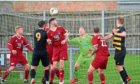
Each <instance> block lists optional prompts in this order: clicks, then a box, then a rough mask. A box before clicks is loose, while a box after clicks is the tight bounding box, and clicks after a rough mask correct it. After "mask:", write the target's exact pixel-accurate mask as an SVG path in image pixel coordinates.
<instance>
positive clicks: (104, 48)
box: [92, 35, 110, 56]
mask: <svg viewBox="0 0 140 84" xmlns="http://www.w3.org/2000/svg"><path fill="white" fill-rule="evenodd" d="M92 44H93V46H95V45H98V48H97V51H96V56H109V55H110V54H109V51H108V45H107V42H106V41H105V40H100V39H99V35H97V36H94V37H93V38H92Z"/></svg>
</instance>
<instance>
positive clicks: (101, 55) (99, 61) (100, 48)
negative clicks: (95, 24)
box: [88, 28, 109, 84]
mask: <svg viewBox="0 0 140 84" xmlns="http://www.w3.org/2000/svg"><path fill="white" fill-rule="evenodd" d="M99 34H100V32H99V28H95V29H94V35H95V36H94V37H93V38H92V44H93V46H94V50H92V49H90V50H92V53H91V54H89V55H88V57H91V56H92V55H93V54H94V53H96V57H95V58H94V60H93V61H92V63H91V65H90V67H89V69H88V80H89V84H92V82H93V72H94V71H95V70H98V72H99V74H100V80H101V84H105V76H104V74H103V70H104V69H106V67H107V61H108V56H109V51H108V45H107V42H106V41H105V40H100V39H99V38H100V37H101V36H100V35H99Z"/></svg>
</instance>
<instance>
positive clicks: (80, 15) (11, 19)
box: [0, 11, 140, 84]
mask: <svg viewBox="0 0 140 84" xmlns="http://www.w3.org/2000/svg"><path fill="white" fill-rule="evenodd" d="M118 16H124V18H125V21H124V26H125V28H126V32H127V37H126V47H127V55H126V59H125V67H126V70H127V72H128V75H129V76H130V77H131V78H132V81H131V82H132V83H133V84H139V83H140V80H139V78H140V75H139V74H140V68H139V66H140V24H139V23H140V11H105V12H104V11H93V12H71V13H70V12H67V13H62V12H59V14H58V15H56V16H50V15H49V14H48V12H39V13H13V12H4V11H0V21H1V22H0V50H1V52H0V57H1V60H2V56H1V53H7V52H9V51H8V49H7V43H8V40H9V38H10V36H12V35H14V34H15V30H14V28H15V26H17V25H20V26H23V28H24V37H26V38H27V41H28V42H29V44H30V45H31V46H32V47H34V45H33V33H34V30H35V29H37V28H38V26H37V23H38V21H40V20H48V19H49V18H51V17H56V18H57V20H58V22H59V25H62V26H63V27H64V28H65V29H66V30H68V31H69V32H70V33H69V39H72V38H75V37H78V36H79V27H81V26H83V27H84V28H85V30H86V33H87V34H89V35H91V36H93V33H92V32H93V28H94V27H99V28H100V30H101V34H102V35H103V36H106V35H108V34H111V33H112V29H114V28H116V19H117V17H118ZM112 40H113V39H110V40H108V44H109V50H110V53H111V56H110V57H109V61H108V65H107V70H105V71H104V73H105V77H106V82H107V83H121V82H122V81H121V78H120V75H119V73H118V71H117V69H116V67H115V62H114V49H113V46H112ZM24 50H25V51H27V58H28V61H29V63H31V59H32V53H30V52H28V50H27V49H26V48H25V49H24ZM68 54H69V60H68V61H66V62H65V75H64V80H65V81H66V83H69V82H70V80H71V79H73V76H74V73H73V72H74V70H73V69H74V64H75V62H76V60H77V58H78V56H79V49H78V47H77V45H69V49H68ZM1 65H2V61H1ZM4 66H5V65H4ZM4 66H2V68H3V67H4ZM89 66H90V62H88V61H87V62H86V63H84V64H82V66H81V67H80V68H79V71H78V77H79V84H82V83H84V84H85V83H88V77H87V70H88V68H89ZM7 68H8V67H7ZM3 71H4V70H3ZM43 72H44V71H43V68H42V65H41V63H40V65H39V67H38V68H37V72H36V73H37V75H36V80H37V81H41V79H42V76H43ZM3 74H4V72H2V76H3ZM21 76H24V73H22V70H21V71H16V70H14V72H12V73H10V75H9V76H8V78H7V79H6V80H7V81H11V82H21V80H22V79H23V77H21ZM55 80H56V81H58V79H57V78H56V79H55ZM94 82H95V83H98V82H100V80H99V75H98V72H94Z"/></svg>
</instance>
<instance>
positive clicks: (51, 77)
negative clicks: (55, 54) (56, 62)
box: [50, 69, 55, 82]
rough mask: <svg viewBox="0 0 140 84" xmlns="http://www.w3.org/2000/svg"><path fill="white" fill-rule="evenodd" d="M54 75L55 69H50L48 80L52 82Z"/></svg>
mask: <svg viewBox="0 0 140 84" xmlns="http://www.w3.org/2000/svg"><path fill="white" fill-rule="evenodd" d="M54 76H55V69H52V70H51V73H50V82H53V79H54Z"/></svg>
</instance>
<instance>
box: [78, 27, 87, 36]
mask: <svg viewBox="0 0 140 84" xmlns="http://www.w3.org/2000/svg"><path fill="white" fill-rule="evenodd" d="M85 32H86V31H85V29H84V27H80V28H79V34H80V35H81V36H83V35H85Z"/></svg>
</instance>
